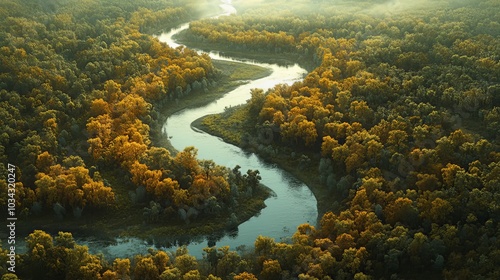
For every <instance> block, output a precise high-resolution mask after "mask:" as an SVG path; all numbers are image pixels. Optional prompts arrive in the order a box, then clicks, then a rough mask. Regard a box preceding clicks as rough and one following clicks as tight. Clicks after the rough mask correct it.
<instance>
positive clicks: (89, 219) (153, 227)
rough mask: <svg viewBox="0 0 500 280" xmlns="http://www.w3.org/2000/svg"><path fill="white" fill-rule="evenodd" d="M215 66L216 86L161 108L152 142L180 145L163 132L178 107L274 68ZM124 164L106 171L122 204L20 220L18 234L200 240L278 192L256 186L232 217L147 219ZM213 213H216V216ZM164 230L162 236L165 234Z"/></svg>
mask: <svg viewBox="0 0 500 280" xmlns="http://www.w3.org/2000/svg"><path fill="white" fill-rule="evenodd" d="M213 63H214V66H215V67H216V68H217V69H218V70H219V79H218V80H217V83H216V84H215V85H214V86H212V87H210V88H209V90H208V91H207V92H204V91H198V92H193V93H191V94H190V95H189V96H186V97H185V98H182V99H179V100H178V101H177V102H172V103H171V104H168V105H167V106H165V107H164V108H162V110H161V116H162V117H161V119H160V120H159V121H157V124H156V125H152V126H151V127H152V129H151V132H150V134H151V138H152V140H153V141H152V142H153V143H152V145H153V146H156V147H167V148H168V149H169V151H170V152H171V153H172V154H175V153H176V152H177V151H176V150H175V149H174V148H173V147H172V145H170V142H169V141H168V137H166V136H165V135H164V134H162V132H161V128H162V125H163V124H164V122H165V120H166V119H167V118H168V117H169V116H170V115H172V114H174V113H175V112H178V111H180V110H183V109H186V108H192V107H198V106H202V105H205V104H208V103H210V102H213V101H214V100H216V99H218V98H220V97H221V96H223V95H224V94H225V93H227V92H228V91H230V90H232V89H234V88H236V87H237V86H239V85H241V84H244V83H247V82H248V81H249V80H254V79H259V78H262V77H265V76H268V75H269V74H270V73H271V70H270V69H266V68H263V67H260V66H254V65H248V64H244V63H238V62H228V61H213ZM119 170H120V169H119V168H116V167H114V166H107V167H105V168H103V169H101V170H99V171H100V173H101V175H102V176H103V177H104V178H107V180H108V183H109V184H110V185H111V186H118V187H116V188H114V191H115V194H116V205H115V206H114V207H113V208H110V209H107V210H103V211H90V210H89V209H85V210H84V211H83V213H82V214H83V215H82V216H81V217H79V218H75V217H73V215H71V213H68V214H67V215H66V216H65V217H64V218H63V219H60V218H56V217H55V216H54V214H53V213H52V212H50V211H48V212H46V213H44V214H41V215H38V216H36V217H34V216H33V217H31V218H29V219H23V220H22V221H19V223H18V228H17V234H18V236H19V237H26V236H27V235H28V234H30V233H31V232H33V231H34V230H36V229H40V230H44V231H46V232H48V233H51V234H57V232H59V231H65V232H71V233H73V235H74V236H75V238H79V239H86V238H91V239H96V240H103V241H108V242H113V240H115V238H119V237H136V238H142V239H145V240H147V239H154V240H155V241H156V240H159V239H163V240H164V241H163V243H164V244H179V243H186V242H188V241H189V240H188V239H187V238H186V237H187V236H188V237H193V239H194V240H196V239H200V238H203V237H204V236H214V235H216V236H223V235H224V233H225V232H226V231H228V230H234V228H236V227H237V225H239V224H241V223H243V222H245V221H246V220H248V219H250V218H251V217H253V216H255V215H256V214H258V213H259V212H260V210H261V209H263V208H264V207H266V205H265V203H264V201H265V200H266V199H267V198H268V197H269V196H271V195H272V191H271V190H270V189H269V188H267V187H265V186H263V185H260V186H259V187H257V188H256V190H255V191H254V193H253V196H252V197H251V198H245V199H241V201H238V203H239V204H238V205H239V206H238V207H235V209H233V210H234V211H233V213H234V214H235V216H236V220H234V219H233V220H232V221H231V223H230V224H228V220H230V218H231V214H232V213H229V211H223V213H221V214H220V215H218V216H217V217H215V216H214V217H210V218H208V219H207V218H206V217H204V218H202V219H195V220H193V221H190V222H189V223H186V222H184V221H181V220H180V219H178V218H177V215H171V217H163V219H161V221H156V222H146V219H145V217H144V215H143V212H144V208H146V207H149V204H148V203H146V202H144V203H137V204H133V203H132V202H131V201H130V197H129V190H130V189H131V188H132V187H133V186H131V185H130V184H131V183H130V180H129V179H126V178H125V177H127V174H124V173H123V172H120V171H119ZM212 218H213V219H212ZM160 236H162V238H160Z"/></svg>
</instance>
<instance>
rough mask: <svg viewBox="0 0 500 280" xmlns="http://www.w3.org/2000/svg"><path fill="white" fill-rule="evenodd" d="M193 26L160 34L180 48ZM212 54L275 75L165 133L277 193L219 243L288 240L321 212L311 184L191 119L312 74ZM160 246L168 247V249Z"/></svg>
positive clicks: (141, 249)
mask: <svg viewBox="0 0 500 280" xmlns="http://www.w3.org/2000/svg"><path fill="white" fill-rule="evenodd" d="M222 2H223V3H222V4H221V5H220V6H221V8H222V9H223V11H224V13H223V14H221V15H220V16H224V15H229V14H232V13H235V12H236V10H235V8H234V7H233V6H232V5H231V1H222ZM188 27H189V23H187V24H183V25H181V26H180V27H178V28H176V29H174V30H171V31H170V32H168V33H164V34H161V35H160V36H158V38H159V40H160V41H162V42H165V43H167V44H168V45H169V46H171V47H174V48H175V47H177V46H179V44H178V43H177V42H175V41H174V40H173V39H172V36H174V35H175V34H177V33H179V32H181V31H182V30H184V29H187V28H188ZM209 54H210V56H211V57H212V59H217V60H226V61H235V62H243V63H248V64H253V65H258V66H262V67H265V68H269V69H271V70H272V74H271V75H269V76H267V77H265V78H262V79H258V80H254V81H249V83H247V84H244V85H242V86H240V87H238V88H236V89H234V90H233V91H231V92H229V93H227V94H225V95H224V96H223V97H221V98H220V99H218V100H217V101H214V102H212V103H210V104H208V105H206V106H203V107H198V108H193V109H185V110H182V111H180V112H178V113H176V114H174V115H172V116H170V117H169V118H168V119H167V121H166V123H165V124H164V127H163V133H164V134H165V137H167V136H169V137H171V139H170V142H171V144H172V145H173V146H174V147H175V148H176V149H177V150H183V149H184V148H185V147H186V146H195V147H196V148H197V149H198V158H199V159H211V160H213V161H214V162H215V163H217V164H219V165H224V166H228V167H230V168H233V167H234V166H236V165H240V166H241V171H242V173H244V172H246V170H248V169H258V170H259V171H260V174H261V176H262V180H261V183H263V184H264V185H266V186H267V187H269V188H271V189H272V190H273V191H274V192H275V193H276V196H272V197H270V198H268V199H267V200H266V201H265V203H266V206H267V207H266V208H264V209H262V211H261V212H260V214H259V215H257V216H254V217H252V218H251V219H249V220H248V221H246V222H244V223H243V224H241V225H239V227H238V231H237V233H235V234H231V236H224V237H222V238H221V239H219V240H217V241H216V246H218V247H220V246H225V245H229V246H230V248H231V249H232V250H234V249H236V247H238V246H241V245H245V246H246V247H252V246H253V244H254V242H255V239H256V238H257V237H258V236H259V235H264V236H268V237H272V238H275V239H276V240H277V241H279V240H282V239H286V238H288V237H290V236H291V235H292V234H293V233H294V232H295V230H296V228H297V226H298V225H300V224H302V223H306V222H308V223H310V224H315V223H316V220H317V216H318V211H317V207H316V198H315V197H314V195H313V194H312V192H311V191H310V190H309V188H308V187H307V186H306V185H305V184H303V183H302V182H301V181H299V180H297V179H295V178H294V177H293V176H292V175H291V174H289V173H287V172H285V171H283V170H282V169H280V168H278V167H277V166H276V165H274V164H269V163H266V162H264V161H263V160H261V159H260V158H259V157H258V156H256V155H255V154H253V153H248V152H245V151H243V150H241V149H240V148H238V147H236V146H233V145H231V144H228V143H225V142H223V141H222V140H221V139H219V138H217V137H214V136H211V135H209V134H206V133H204V132H202V131H199V130H196V129H194V128H192V127H191V123H192V122H193V121H194V120H196V119H198V118H200V117H203V116H205V115H208V114H215V113H220V112H222V111H224V108H225V107H231V106H236V105H239V104H242V103H245V102H246V100H247V99H249V98H250V89H252V88H262V89H268V88H271V87H273V86H274V85H276V84H284V83H288V84H290V83H293V82H295V81H298V80H301V79H302V78H303V77H304V76H305V74H306V73H307V72H306V70H305V69H303V68H301V67H299V66H298V65H292V66H278V65H275V64H266V63H257V62H254V61H243V60H238V59H234V58H230V57H223V56H221V55H219V54H218V53H217V52H211V53H209ZM153 239H154V238H153ZM88 245H89V247H90V250H91V251H98V252H102V253H103V254H104V255H105V256H106V257H108V258H116V257H120V258H124V257H132V256H134V255H135V254H140V253H142V254H144V253H146V252H147V249H148V248H150V247H151V244H147V243H146V242H145V241H143V240H139V239H135V238H130V239H125V240H122V239H118V240H117V243H115V244H113V245H108V246H99V247H100V248H99V250H95V249H94V248H92V247H94V246H92V244H88ZM212 245H213V244H212ZM208 246H209V245H208V241H207V240H206V239H204V240H202V241H191V242H190V244H189V245H188V246H187V247H188V250H189V253H190V254H191V255H194V256H196V257H197V258H201V257H202V253H203V251H202V249H203V248H205V247H208ZM159 249H167V250H168V248H159Z"/></svg>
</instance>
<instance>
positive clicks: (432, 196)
mask: <svg viewBox="0 0 500 280" xmlns="http://www.w3.org/2000/svg"><path fill="white" fill-rule="evenodd" d="M218 3H219V1H195V0H192V1H175V0H170V1H169V0H156V1H145V0H142V1H133V2H124V1H118V0H107V1H104V0H86V1H76V0H62V1H28V0H21V1H11V0H1V1H0V15H1V18H0V21H1V29H0V59H1V64H0V108H1V109H0V114H2V118H1V120H0V126H1V127H2V129H1V131H0V133H1V134H0V151H1V152H0V158H1V161H2V163H4V164H2V165H0V205H2V209H6V208H7V207H6V206H7V204H8V198H9V189H10V187H9V185H10V181H8V178H7V174H8V173H9V172H10V171H9V170H8V166H9V165H8V164H7V163H10V164H13V165H15V166H16V167H17V168H16V177H17V178H18V180H17V181H16V183H15V190H16V192H15V196H16V205H15V208H16V212H17V215H18V216H19V219H23V221H24V222H25V223H29V222H31V226H30V228H29V229H30V231H31V233H30V234H29V235H28V237H27V238H26V247H27V248H26V253H23V254H18V255H17V256H16V263H17V267H16V274H12V273H8V272H9V271H8V270H7V267H8V260H9V253H10V252H9V249H8V248H3V249H2V248H0V249H1V250H0V260H1V261H2V264H1V265H0V275H2V278H1V279H2V280H3V279H234V280H242V279H421V278H423V277H428V278H431V279H499V278H500V270H499V269H498V267H497V264H498V263H500V241H499V240H498V237H499V235H500V225H499V219H500V205H499V204H498V201H500V197H499V196H500V147H499V140H500V84H499V79H500V62H499V60H500V23H499V22H498V21H497V20H495V18H496V17H497V15H498V14H500V4H498V3H496V1H487V0H474V1H457V0H449V1H447V0H440V1H426V0H422V1H412V3H407V2H406V1H368V0H366V1H363V0H361V1H320V0H315V1H305V0H295V1H291V2H290V1H289V2H288V4H287V5H286V8H284V4H283V3H281V2H278V1H252V2H249V1H247V2H245V1H235V3H233V4H234V6H235V7H236V9H237V10H238V13H237V14H236V15H231V16H227V17H221V18H217V19H202V20H198V21H192V22H191V24H190V28H189V30H187V31H186V32H185V33H184V34H183V35H182V38H181V40H184V41H186V42H189V43H190V44H192V45H193V46H197V47H198V46H203V47H204V48H208V49H212V48H213V49H220V50H224V51H232V52H234V53H237V54H239V55H240V56H242V57H245V56H252V54H257V53H258V54H264V56H263V57H268V58H269V59H272V57H275V56H280V57H285V58H287V59H289V60H290V61H294V62H298V63H299V64H301V65H304V66H305V67H306V68H307V69H310V72H309V73H308V75H307V76H306V77H305V78H304V79H303V80H302V81H300V82H297V83H294V84H292V85H276V86H275V87H273V88H271V89H254V90H252V98H251V99H249V100H248V101H247V103H246V105H244V106H241V107H238V108H234V109H231V110H228V111H227V112H225V113H224V114H223V115H219V116H210V117H208V118H205V119H204V121H203V128H204V129H207V130H208V131H210V132H211V133H213V134H216V135H219V136H222V137H223V138H224V139H226V140H227V141H230V142H233V143H235V144H238V145H239V146H241V147H244V148H245V149H247V150H251V151H256V152H257V153H258V154H260V155H261V156H262V157H264V158H267V159H268V160H269V161H271V162H278V163H279V164H283V165H284V166H285V167H286V166H288V167H289V168H288V169H289V170H292V173H294V172H295V173H296V174H297V175H298V177H300V178H301V179H302V178H305V181H306V183H307V184H308V185H309V186H310V187H311V189H312V190H313V192H314V193H315V195H316V198H317V199H318V207H319V211H320V213H321V217H319V221H318V224H317V226H316V227H315V226H312V225H310V224H302V225H301V226H299V227H298V228H297V229H296V231H295V232H294V233H293V235H292V237H291V238H290V240H289V241H288V242H283V241H277V240H274V239H272V238H269V237H265V236H260V237H259V238H257V239H256V240H255V244H254V248H252V250H251V251H247V252H245V253H238V252H237V251H232V250H234V249H235V248H229V247H227V246H222V247H218V248H217V247H207V248H205V249H204V256H203V259H196V258H195V257H193V256H191V255H189V252H188V251H187V249H186V248H185V247H179V248H178V249H177V250H176V251H174V252H166V251H161V250H153V249H151V250H150V251H149V252H144V254H142V255H137V256H136V257H134V258H118V259H114V260H109V259H106V258H104V256H102V255H99V254H97V255H95V254H92V253H90V252H89V250H88V248H87V247H86V246H83V245H79V244H77V243H76V241H75V239H74V237H73V234H72V233H71V232H69V231H70V230H62V231H55V232H53V231H50V230H48V228H47V230H43V229H42V228H36V226H33V225H36V224H37V222H41V223H44V222H47V221H52V223H54V222H53V221H56V222H55V223H62V224H64V223H70V222H71V221H75V220H76V221H78V220H81V221H83V222H87V221H92V217H94V216H96V217H102V216H106V215H108V216H112V215H115V214H116V215H119V213H122V214H121V215H122V216H125V215H128V214H129V213H131V212H140V216H141V217H139V218H138V219H140V221H141V222H142V221H144V222H145V223H146V224H147V225H155V224H162V223H164V224H170V223H172V224H174V225H175V226H178V227H180V228H181V229H180V230H179V231H182V226H183V225H188V224H190V223H193V224H195V225H203V223H205V222H206V220H209V219H210V218H212V217H222V218H223V219H224V225H223V227H225V228H227V227H234V226H237V224H238V222H241V221H237V220H235V216H230V217H229V216H228V215H227V214H228V213H231V212H234V211H237V209H238V208H240V207H242V205H243V204H244V203H245V202H248V201H249V200H251V199H253V198H255V197H256V196H257V195H256V194H258V193H260V192H263V191H262V190H260V185H259V181H260V179H261V178H260V175H259V172H258V170H248V171H247V172H246V173H244V172H243V173H242V172H241V171H240V170H239V167H238V166H236V167H234V166H231V167H224V166H219V165H216V164H215V163H214V162H213V161H210V160H198V159H197V149H196V147H187V148H185V149H184V150H182V151H172V150H168V149H167V148H165V147H163V146H161V145H159V144H158V141H157V138H158V137H160V136H159V132H158V131H159V127H161V124H162V122H163V121H164V116H163V115H162V112H163V110H164V109H165V108H168V107H171V106H172V104H175V103H176V102H178V101H179V100H181V99H184V98H186V97H187V96H191V95H193V94H201V95H203V94H204V93H206V92H208V91H210V90H211V89H212V88H214V87H215V86H216V85H217V84H218V82H219V80H220V70H219V69H216V67H215V66H214V62H213V61H212V60H211V58H210V57H209V56H208V55H207V54H198V53H196V52H195V51H193V50H191V49H189V48H184V47H179V48H176V49H173V48H170V47H168V46H167V45H165V44H163V43H160V42H159V41H158V40H157V39H156V38H155V37H154V36H152V34H153V33H155V32H159V31H161V30H164V29H165V30H166V29H168V28H171V27H174V26H176V25H177V24H179V23H183V22H187V21H190V20H195V19H198V18H201V17H204V16H208V15H210V13H212V12H207V11H216V8H217V5H218ZM306 7H307V9H306ZM213 13H216V12H213ZM189 46H191V45H189ZM196 98H197V96H196ZM235 120H237V121H236V123H238V124H239V125H238V127H235V126H234V125H225V124H226V123H225V122H234V121H235ZM293 170H295V171H293ZM262 196H265V195H264V194H263V195H262ZM259 199H263V198H262V197H261V198H259ZM248 203H250V202H248ZM259 205H260V206H259V207H263V206H262V205H261V204H259ZM257 208H258V207H257ZM2 212H3V214H2V215H6V214H5V213H6V212H7V211H6V210H5V211H2ZM4 220H5V219H4ZM20 223H21V221H20V222H19V224H20ZM197 223H198V224H197ZM193 227H194V226H192V227H191V228H193ZM68 228H69V229H71V227H68ZM199 228H207V230H208V231H210V230H212V228H211V226H207V227H204V226H200V227H199ZM195 230H196V229H195ZM2 238H3V237H2ZM2 241H3V240H2ZM16 275H17V276H16Z"/></svg>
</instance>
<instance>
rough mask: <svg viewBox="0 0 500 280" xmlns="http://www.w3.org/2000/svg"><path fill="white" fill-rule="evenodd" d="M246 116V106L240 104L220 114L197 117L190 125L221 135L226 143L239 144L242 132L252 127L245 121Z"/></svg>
mask: <svg viewBox="0 0 500 280" xmlns="http://www.w3.org/2000/svg"><path fill="white" fill-rule="evenodd" d="M247 116H248V109H247V107H246V106H244V105H240V106H236V107H232V108H230V109H226V111H225V112H223V113H220V114H214V115H208V116H205V117H202V118H199V119H197V120H195V121H194V122H193V123H192V125H193V126H194V127H197V128H200V129H202V130H204V131H207V132H209V133H210V134H212V135H215V136H218V137H221V138H222V139H224V141H226V142H228V143H231V144H234V145H238V146H240V145H241V138H242V136H243V135H244V133H245V132H248V131H250V130H253V127H251V126H249V124H248V122H247V121H246V118H247Z"/></svg>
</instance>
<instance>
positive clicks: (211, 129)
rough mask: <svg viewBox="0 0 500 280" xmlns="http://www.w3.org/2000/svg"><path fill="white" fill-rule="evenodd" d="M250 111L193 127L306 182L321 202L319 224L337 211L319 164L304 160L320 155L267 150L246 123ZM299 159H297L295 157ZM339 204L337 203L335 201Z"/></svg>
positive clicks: (203, 119)
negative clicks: (321, 175) (322, 179)
mask: <svg viewBox="0 0 500 280" xmlns="http://www.w3.org/2000/svg"><path fill="white" fill-rule="evenodd" d="M247 115H248V108H247V107H246V106H244V105H242V106H238V107H233V108H231V109H229V110H226V111H225V112H223V113H221V114H215V115H208V116H204V117H201V118H199V119H197V120H195V121H194V122H193V123H192V124H191V125H192V126H193V127H195V128H197V129H200V130H202V131H204V132H206V133H208V134H211V135H214V136H217V137H220V138H221V139H222V140H224V141H225V142H227V143H230V144H233V145H236V146H238V147H240V148H241V149H243V150H245V151H247V152H252V153H255V154H257V155H259V157H261V158H262V159H264V160H265V161H267V162H269V163H274V164H277V165H278V167H279V168H281V169H283V170H285V171H287V172H289V173H290V174H292V175H293V176H294V177H296V178H297V179H299V180H301V181H302V182H304V183H305V184H306V185H307V186H308V187H309V189H310V190H311V191H312V193H313V194H314V196H315V198H316V201H317V209H318V220H320V219H321V217H322V216H323V214H324V213H326V212H328V211H337V210H338V205H339V203H340V202H341V201H337V203H333V202H332V193H331V192H330V191H329V190H328V188H327V187H326V186H324V185H323V184H322V183H321V182H320V181H319V178H320V175H319V164H318V163H319V160H310V161H304V159H319V155H317V154H312V153H310V152H305V151H293V150H291V149H289V148H287V147H279V146H270V145H269V146H263V145H262V144H259V141H258V140H257V139H256V138H255V137H252V136H251V135H252V134H254V135H255V134H256V132H255V133H250V132H252V131H255V127H252V126H251V125H249V124H248V122H246V120H245V118H246V116H247ZM293 155H295V156H293ZM333 200H334V201H335V199H333Z"/></svg>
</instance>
